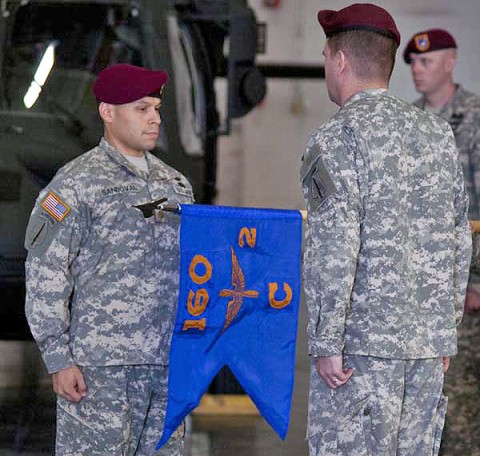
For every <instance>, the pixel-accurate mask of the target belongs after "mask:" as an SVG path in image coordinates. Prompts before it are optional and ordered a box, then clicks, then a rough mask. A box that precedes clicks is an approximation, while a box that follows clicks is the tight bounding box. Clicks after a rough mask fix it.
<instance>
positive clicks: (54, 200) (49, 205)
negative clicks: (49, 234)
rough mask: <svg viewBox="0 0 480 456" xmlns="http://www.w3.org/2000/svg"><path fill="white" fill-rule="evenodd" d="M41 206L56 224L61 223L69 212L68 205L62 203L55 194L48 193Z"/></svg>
mask: <svg viewBox="0 0 480 456" xmlns="http://www.w3.org/2000/svg"><path fill="white" fill-rule="evenodd" d="M41 206H42V207H43V209H45V211H46V212H47V213H48V214H50V215H51V216H52V217H53V218H54V219H55V220H56V221H57V222H61V221H62V220H63V219H64V218H65V217H66V216H67V215H68V213H69V212H70V207H69V206H68V204H66V203H64V202H63V201H62V200H61V199H60V198H59V197H58V196H57V195H55V193H53V192H50V193H49V194H48V195H47V196H46V197H45V198H44V199H43V201H42V203H41Z"/></svg>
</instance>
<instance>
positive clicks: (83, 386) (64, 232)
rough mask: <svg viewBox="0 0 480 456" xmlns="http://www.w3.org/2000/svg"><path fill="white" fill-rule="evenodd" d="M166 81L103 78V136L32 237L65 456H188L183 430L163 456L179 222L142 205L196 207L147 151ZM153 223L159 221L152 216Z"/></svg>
mask: <svg viewBox="0 0 480 456" xmlns="http://www.w3.org/2000/svg"><path fill="white" fill-rule="evenodd" d="M166 81H167V74H166V73H165V72H164V71H151V70H146V69H143V68H139V67H134V66H131V65H124V64H120V65H113V66H111V67H109V68H107V69H105V70H103V71H102V72H101V73H100V74H99V76H98V78H97V81H96V83H95V85H94V93H95V95H96V98H97V99H98V100H99V102H100V103H99V113H100V115H101V117H102V119H103V122H104V127H105V134H104V138H102V140H101V142H100V144H99V145H98V146H97V147H96V148H94V149H92V150H90V151H89V152H87V153H85V154H83V155H82V156H80V157H78V158H76V159H75V160H73V161H72V162H70V163H68V164H67V165H65V166H64V167H63V168H61V169H60V170H59V171H58V173H57V174H56V176H55V177H54V179H53V180H52V181H51V183H50V184H49V185H48V186H47V187H46V188H45V189H44V190H43V191H42V192H41V193H40V195H39V197H38V199H37V203H36V205H35V208H34V210H33V212H32V215H31V218H30V222H29V225H28V228H27V234H26V243H25V244H26V248H27V249H28V258H27V263H26V275H27V298H26V314H27V318H28V321H29V324H30V328H31V331H32V334H33V335H34V337H35V339H36V341H37V344H38V346H39V348H40V351H41V353H42V356H43V359H44V361H45V364H46V366H47V368H48V371H49V373H51V374H52V382H53V387H54V390H55V392H56V393H57V397H58V400H57V436H56V454H57V455H62V456H85V455H98V456H100V455H102V456H117V455H118V456H120V455H122V456H126V455H128V456H131V455H137V456H140V455H142V456H143V455H153V454H160V455H169V456H178V455H181V454H182V449H183V429H179V430H178V431H177V433H176V434H174V436H173V437H172V438H171V439H170V441H169V442H168V443H167V444H166V445H165V447H163V448H162V449H161V451H160V452H155V445H156V442H157V441H158V439H159V437H160V435H161V431H162V427H163V419H164V416H165V409H166V396H167V365H168V351H169V345H170V339H171V335H172V328H173V323H174V316H175V309H176V302H177V292H178V284H179V276H178V271H179V245H178V229H179V218H178V216H176V215H173V214H165V215H164V216H162V217H158V216H157V217H155V216H153V217H150V218H149V219H146V218H145V217H144V215H143V214H142V211H141V210H139V209H138V208H136V207H135V206H137V205H140V204H143V203H147V202H151V201H152V200H154V201H155V200H161V199H165V200H166V202H167V203H172V204H174V203H182V202H188V203H190V202H192V200H193V198H192V190H191V186H190V184H189V183H188V181H187V180H186V179H185V178H184V177H183V176H182V175H181V174H180V173H179V172H177V171H176V170H174V169H172V168H170V167H169V166H167V165H166V164H165V163H163V162H162V161H161V160H159V159H158V158H156V157H155V156H154V155H152V154H151V153H149V152H146V151H148V150H151V149H153V147H154V146H155V144H156V142H157V139H158V134H159V127H160V115H159V108H160V106H161V92H162V88H163V86H164V85H165V83H166ZM147 215H151V214H147Z"/></svg>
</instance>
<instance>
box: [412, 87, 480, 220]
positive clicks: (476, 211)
mask: <svg viewBox="0 0 480 456" xmlns="http://www.w3.org/2000/svg"><path fill="white" fill-rule="evenodd" d="M414 104H415V105H416V106H418V107H420V108H422V109H423V108H424V107H425V99H424V98H420V99H419V100H416V101H415V102H414ZM438 115H439V116H440V117H442V118H443V119H445V120H446V121H447V122H448V123H449V124H450V126H451V127H452V129H453V133H454V134H455V141H456V144H457V148H458V152H459V154H460V160H461V162H462V168H463V177H464V178H465V186H466V188H467V193H468V197H469V200H470V201H469V210H468V213H469V218H470V219H471V220H480V96H478V95H476V94H474V93H471V92H468V91H466V90H465V89H464V88H463V87H462V86H460V85H459V86H457V91H456V92H455V96H454V97H453V100H452V101H451V102H450V103H449V104H448V105H446V106H445V107H443V109H442V110H441V111H440V112H439V113H438Z"/></svg>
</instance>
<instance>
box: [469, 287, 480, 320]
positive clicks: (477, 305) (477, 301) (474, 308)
mask: <svg viewBox="0 0 480 456" xmlns="http://www.w3.org/2000/svg"><path fill="white" fill-rule="evenodd" d="M479 310H480V294H478V293H477V292H476V291H473V290H468V291H467V296H466V298H465V313H467V314H472V313H474V312H478V311H479Z"/></svg>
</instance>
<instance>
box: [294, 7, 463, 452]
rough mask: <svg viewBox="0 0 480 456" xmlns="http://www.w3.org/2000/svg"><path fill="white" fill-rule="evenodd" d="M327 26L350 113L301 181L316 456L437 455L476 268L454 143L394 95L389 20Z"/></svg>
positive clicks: (321, 142) (310, 156) (376, 15)
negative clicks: (451, 367) (446, 384)
mask: <svg viewBox="0 0 480 456" xmlns="http://www.w3.org/2000/svg"><path fill="white" fill-rule="evenodd" d="M318 19H319V21H320V24H321V25H322V27H323V29H324V31H325V34H326V35H327V43H326V45H325V48H324V51H323V52H324V56H325V74H326V84H327V89H328V93H329V96H330V98H331V100H332V101H333V102H335V103H336V104H338V105H339V106H341V109H340V111H339V112H338V113H337V114H336V115H335V116H334V117H333V118H332V119H331V120H330V121H329V122H327V123H326V124H325V125H323V126H321V127H320V128H319V129H318V130H317V131H316V132H315V133H314V134H313V135H312V137H311V138H310V141H309V143H308V147H307V150H306V152H305V154H304V157H303V164H302V171H301V174H302V182H303V189H304V194H305V198H306V200H307V207H308V219H307V232H306V244H305V268H304V275H305V277H304V279H305V296H306V302H307V305H308V310H309V321H308V335H309V350H310V354H311V355H312V357H313V361H312V369H311V387H310V399H309V423H308V436H309V447H310V454H311V455H322V456H333V455H335V456H339V455H345V456H347V455H348V456H351V455H355V456H361V455H367V454H374V455H382V456H387V455H388V456H390V455H391V456H394V455H399V454H401V455H402V456H426V455H436V454H437V453H438V448H439V445H440V436H441V433H442V427H443V416H444V413H445V407H446V401H445V399H444V398H443V396H442V394H441V391H442V386H443V371H444V369H446V368H448V360H449V358H448V357H449V356H450V355H453V354H455V352H456V343H457V341H456V324H458V323H459V322H460V319H461V316H462V311H463V302H464V299H465V288H466V284H467V278H468V266H469V262H470V255H471V237H470V230H469V225H468V219H467V210H468V208H467V206H468V204H467V200H468V198H467V195H466V193H465V190H464V184H463V176H462V171H461V168H460V165H459V163H458V159H457V152H456V148H455V143H454V137H453V134H452V131H451V128H450V127H449V126H448V124H447V123H446V122H444V121H442V120H441V119H439V118H438V117H437V116H434V115H432V114H430V113H426V112H424V111H421V110H419V109H417V108H415V107H413V106H411V105H408V104H407V103H404V102H403V101H401V100H399V99H398V98H396V97H394V96H392V95H391V94H390V93H389V92H388V90H387V88H388V81H389V79H390V75H391V72H392V69H393V65H394V60H395V53H396V50H397V46H398V45H399V43H400V34H399V32H398V30H397V27H396V25H395V22H394V20H393V18H392V17H391V16H390V15H389V14H388V12H387V11H385V10H384V9H382V8H379V7H377V6H374V5H371V4H354V5H351V6H349V7H347V8H344V9H342V10H340V11H330V10H322V11H320V12H319V13H318ZM442 361H443V363H442Z"/></svg>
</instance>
